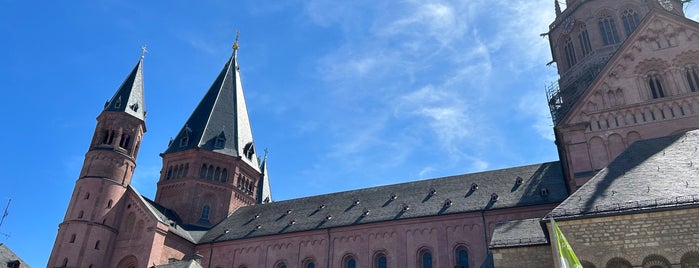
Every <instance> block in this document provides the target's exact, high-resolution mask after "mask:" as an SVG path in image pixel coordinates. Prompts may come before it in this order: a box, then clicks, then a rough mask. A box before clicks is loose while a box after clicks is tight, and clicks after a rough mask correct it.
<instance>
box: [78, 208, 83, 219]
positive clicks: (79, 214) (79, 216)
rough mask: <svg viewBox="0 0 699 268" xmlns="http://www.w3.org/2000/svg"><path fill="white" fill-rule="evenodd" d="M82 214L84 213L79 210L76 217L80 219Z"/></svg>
mask: <svg viewBox="0 0 699 268" xmlns="http://www.w3.org/2000/svg"><path fill="white" fill-rule="evenodd" d="M83 214H84V213H83V211H82V210H81V211H80V212H78V219H82V218H83Z"/></svg>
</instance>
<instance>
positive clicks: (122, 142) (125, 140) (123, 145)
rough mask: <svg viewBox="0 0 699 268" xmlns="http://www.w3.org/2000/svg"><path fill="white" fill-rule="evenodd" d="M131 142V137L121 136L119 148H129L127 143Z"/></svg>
mask: <svg viewBox="0 0 699 268" xmlns="http://www.w3.org/2000/svg"><path fill="white" fill-rule="evenodd" d="M130 142H131V137H130V136H129V135H126V134H124V135H122V136H121V140H120V141H119V147H121V148H124V149H126V148H127V147H129V143H130Z"/></svg>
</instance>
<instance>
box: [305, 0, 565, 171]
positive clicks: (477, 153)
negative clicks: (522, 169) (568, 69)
mask: <svg viewBox="0 0 699 268" xmlns="http://www.w3.org/2000/svg"><path fill="white" fill-rule="evenodd" d="M549 5H550V6H551V8H550V9H546V8H542V7H547V6H549ZM552 8H553V7H552V4H551V3H549V2H548V1H544V0H537V1H514V2H510V1H507V2H493V1H486V0H474V1H465V2H462V1H439V0H435V1H418V0H408V1H401V2H392V3H390V4H388V3H382V2H380V3H374V4H367V3H365V1H361V0H359V1H357V2H351V3H343V4H337V3H335V2H332V3H331V2H329V1H326V0H312V1H309V2H308V3H307V6H306V8H305V10H306V13H307V16H308V17H309V18H310V19H311V21H312V22H313V23H315V24H317V25H318V26H320V27H328V28H338V29H339V30H340V31H341V33H340V34H341V35H343V36H344V40H345V42H344V43H342V44H340V45H339V46H338V48H337V49H336V50H334V51H329V52H328V53H327V54H325V56H323V57H322V58H321V59H319V60H318V61H317V67H316V70H317V71H318V74H319V75H320V77H321V78H322V79H323V80H324V82H325V83H326V84H327V85H328V86H329V87H330V88H333V90H332V92H328V93H327V94H328V96H327V97H328V98H331V99H333V102H334V103H337V104H338V105H337V106H336V107H333V108H334V109H335V111H336V112H337V114H333V116H332V118H334V119H333V120H330V121H329V122H326V123H327V124H328V125H329V127H328V128H329V129H330V131H329V133H330V134H331V135H333V138H334V139H335V140H336V144H335V145H333V146H331V147H330V148H331V150H330V151H329V153H328V156H331V157H333V158H334V159H343V157H349V156H356V155H363V156H364V157H362V158H360V159H354V158H353V159H351V160H349V161H347V162H348V163H347V167H348V168H350V167H356V166H355V165H361V164H367V163H368V164H372V165H376V163H375V162H373V163H372V162H369V161H374V160H375V159H377V158H372V157H366V155H369V154H371V155H378V156H377V157H378V158H379V159H381V158H384V157H387V155H388V154H386V153H384V151H388V150H392V151H395V148H398V147H402V148H406V147H407V148H414V149H406V150H399V151H400V154H399V156H398V157H395V159H394V160H395V161H404V160H405V159H411V161H415V158H421V159H419V161H416V163H417V164H416V165H418V166H419V167H417V168H416V169H414V170H413V174H415V176H418V177H423V176H425V175H427V174H436V173H435V171H438V170H439V169H437V168H435V166H440V165H441V166H442V167H444V166H456V165H459V166H461V167H462V169H467V170H468V171H476V170H483V169H486V168H488V167H490V166H491V165H490V162H492V161H498V159H489V158H488V157H489V156H491V155H492V154H490V153H489V151H491V150H492V149H493V148H498V149H502V150H507V147H506V146H501V145H500V143H501V142H500V141H501V140H502V139H503V138H502V137H500V136H501V135H500V134H499V133H500V131H506V130H504V129H501V126H499V125H498V121H499V119H498V118H497V117H494V116H496V115H499V114H502V113H503V111H511V112H513V113H514V112H518V113H521V114H522V115H526V116H522V117H523V118H524V120H528V121H529V122H530V125H532V127H533V128H534V129H535V130H536V131H537V132H539V133H541V135H546V133H547V131H548V129H549V127H548V123H547V122H548V120H549V119H548V116H547V114H546V113H545V112H546V111H545V110H544V111H543V112H544V113H542V111H540V110H541V109H540V107H541V105H539V106H536V107H538V108H536V109H534V108H531V107H529V106H526V105H524V104H522V103H525V102H526V103H528V102H530V101H535V102H536V103H543V102H544V100H543V94H544V93H543V89H542V90H541V97H537V96H536V94H537V93H536V91H534V90H539V89H541V88H540V87H539V86H536V87H535V88H527V89H525V90H518V91H515V92H513V89H512V88H511V85H512V84H517V83H518V82H517V81H516V79H522V80H523V81H527V82H529V84H531V82H536V83H537V85H540V84H543V82H540V81H532V80H537V79H542V78H543V77H544V76H545V74H542V75H541V77H531V76H527V75H521V76H522V77H518V76H519V75H520V74H526V73H531V69H532V68H535V67H540V66H542V65H543V64H545V63H546V62H547V61H548V60H547V58H549V57H550V55H548V54H547V53H548V48H547V42H546V40H545V39H543V38H541V37H540V36H539V34H540V33H541V32H543V31H545V30H546V29H547V28H546V27H547V25H548V22H550V21H551V20H552V19H553V12H552ZM532 25H537V26H539V27H532ZM425 77H430V78H429V80H426V79H425ZM524 92H531V96H530V95H526V94H524ZM367 103H370V104H372V107H373V108H371V109H368V110H364V109H363V108H365V107H367V105H365V104H367ZM503 104H505V105H508V106H507V107H503V106H502V105H503ZM543 107H544V109H545V106H543ZM530 108H531V109H530ZM528 109H529V110H528ZM357 118H360V120H357ZM396 129H401V130H404V131H398V133H397V132H396V131H395V130H396ZM347 131H350V132H352V134H347ZM548 132H550V131H548ZM486 133H487V134H486ZM547 138H550V137H547ZM410 144H414V146H410ZM426 148H429V150H428V151H429V157H428V156H427V155H424V154H422V155H420V153H422V152H424V151H425V150H426ZM435 156H436V157H435ZM430 157H432V158H430ZM430 159H431V160H430ZM362 161H364V162H362ZM360 162H361V163H360ZM457 163H460V164H457ZM464 163H469V164H464Z"/></svg>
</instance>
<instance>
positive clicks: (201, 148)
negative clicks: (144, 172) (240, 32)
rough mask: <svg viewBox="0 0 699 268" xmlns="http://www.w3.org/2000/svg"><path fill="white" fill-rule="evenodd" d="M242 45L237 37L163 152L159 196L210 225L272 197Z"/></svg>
mask: <svg viewBox="0 0 699 268" xmlns="http://www.w3.org/2000/svg"><path fill="white" fill-rule="evenodd" d="M237 51H238V41H237V38H236V43H235V45H234V46H233V55H232V56H231V57H230V59H229V60H228V61H227V62H226V64H225V66H223V70H221V73H220V74H219V75H218V77H217V78H216V80H215V81H214V83H213V84H212V85H211V87H210V88H209V90H208V91H207V92H206V94H205V95H204V97H203V99H202V100H201V101H200V102H199V104H198V106H197V107H196V108H195V109H194V112H192V114H191V116H190V117H189V119H187V121H186V122H185V124H184V126H183V127H182V128H181V130H180V131H179V133H177V136H175V138H174V139H173V140H171V141H170V144H169V146H168V148H167V150H165V152H164V153H162V154H161V156H162V158H163V168H162V170H161V176H160V180H159V182H158V189H157V192H156V196H155V201H156V203H158V204H160V205H162V206H164V207H166V208H168V209H170V210H172V211H174V212H175V213H177V215H178V216H179V218H180V220H181V221H182V223H184V224H189V225H197V226H202V227H210V226H213V225H214V224H216V223H218V222H220V221H221V220H223V219H224V218H226V217H227V216H228V215H229V214H230V213H232V212H233V211H235V210H236V209H238V208H239V207H242V206H248V205H254V204H256V203H263V202H270V201H271V200H270V199H271V194H270V191H269V182H268V181H267V176H266V174H264V173H266V172H264V171H265V170H266V166H262V167H261V166H260V163H259V160H258V157H257V151H256V148H255V145H254V143H253V136H252V128H251V127H250V120H249V118H248V112H247V107H246V104H245V96H244V94H243V86H242V82H241V79H240V70H239V67H238V59H237ZM263 172H264V173H263Z"/></svg>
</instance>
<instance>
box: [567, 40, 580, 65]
mask: <svg viewBox="0 0 699 268" xmlns="http://www.w3.org/2000/svg"><path fill="white" fill-rule="evenodd" d="M564 49H565V53H566V60H568V68H570V67H573V65H575V64H576V63H578V61H577V59H576V58H575V47H573V41H572V40H570V38H568V39H567V40H566V41H565V46H564Z"/></svg>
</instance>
